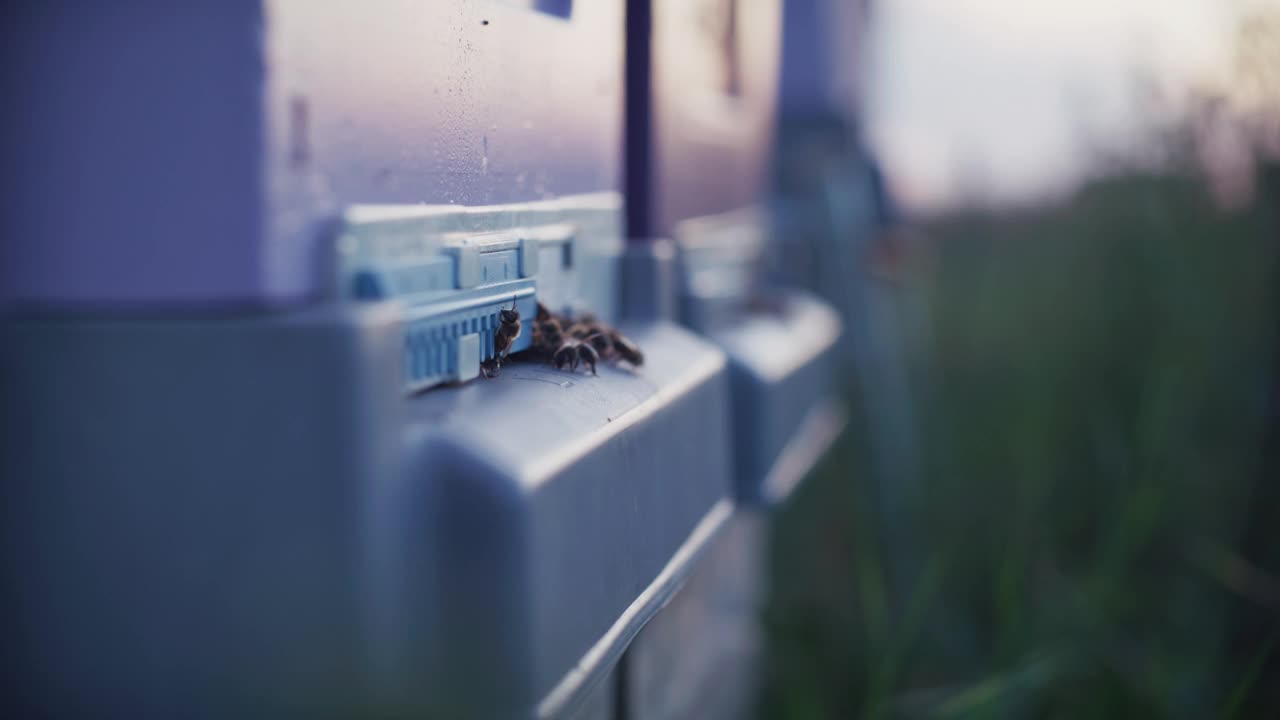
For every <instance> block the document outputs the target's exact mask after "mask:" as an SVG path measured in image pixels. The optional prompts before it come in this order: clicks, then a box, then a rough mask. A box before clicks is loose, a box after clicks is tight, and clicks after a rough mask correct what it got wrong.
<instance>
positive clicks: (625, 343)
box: [609, 330, 644, 367]
mask: <svg viewBox="0 0 1280 720" xmlns="http://www.w3.org/2000/svg"><path fill="white" fill-rule="evenodd" d="M609 342H610V343H611V344H612V346H613V351H614V353H616V354H617V356H618V357H619V358H622V359H623V360H626V361H627V362H629V363H631V364H632V365H635V366H636V367H640V366H641V365H643V364H644V353H642V352H640V348H639V347H638V346H637V345H636V344H635V343H633V342H631V340H630V339H629V338H628V337H627V336H625V335H623V334H622V333H620V332H618V331H617V330H610V331H609Z"/></svg>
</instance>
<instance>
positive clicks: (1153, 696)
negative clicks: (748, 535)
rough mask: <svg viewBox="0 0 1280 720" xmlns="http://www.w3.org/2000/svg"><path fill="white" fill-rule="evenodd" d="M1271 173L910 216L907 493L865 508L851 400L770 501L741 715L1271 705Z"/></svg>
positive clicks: (1223, 713) (869, 493)
mask: <svg viewBox="0 0 1280 720" xmlns="http://www.w3.org/2000/svg"><path fill="white" fill-rule="evenodd" d="M1269 172H1270V176H1269V177H1266V178H1264V179H1263V180H1262V181H1261V182H1260V184H1259V187H1260V189H1261V190H1262V191H1263V196H1262V198H1261V199H1260V200H1259V201H1258V202H1255V203H1253V204H1252V205H1251V206H1249V207H1247V208H1244V209H1235V210H1223V209H1219V208H1218V207H1217V206H1215V205H1214V203H1213V201H1212V198H1211V196H1210V194H1209V193H1208V192H1207V190H1206V187H1205V185H1204V183H1203V182H1201V180H1200V179H1199V177H1198V176H1197V175H1196V174H1195V173H1191V172H1154V171H1146V172H1137V171H1116V172H1111V173H1109V174H1108V175H1107V176H1106V177H1100V178H1096V179H1094V180H1092V181H1090V182H1089V183H1087V184H1086V185H1085V186H1084V187H1083V188H1082V189H1081V190H1080V191H1079V192H1078V193H1077V194H1076V195H1075V196H1074V197H1073V198H1072V199H1071V200H1070V201H1069V202H1065V203H1063V204H1061V205H1059V206H1055V207H1042V208H1037V209H1024V210H1020V211H1016V212H996V211H979V210H971V211H966V212H962V213H957V214H952V215H950V216H948V217H946V218H942V219H940V220H938V221H937V222H935V223H934V224H933V225H932V227H930V228H929V235H930V236H931V238H932V239H933V240H934V242H933V243H932V245H933V247H934V248H935V252H934V261H933V262H932V263H930V267H931V268H933V269H932V270H927V271H926V270H922V271H921V273H919V274H918V275H917V276H916V278H915V281H914V283H911V284H909V285H908V286H907V287H905V288H901V289H899V290H898V291H897V292H898V295H899V297H907V296H912V295H913V296H915V297H916V298H923V299H924V303H923V305H924V307H926V308H927V312H926V313H925V315H926V316H927V317H928V326H929V327H930V332H929V343H928V344H927V345H925V346H920V347H918V348H917V349H915V350H911V349H907V350H905V351H904V352H905V353H906V354H905V355H904V357H903V361H904V362H905V363H907V364H908V365H910V366H911V367H913V368H915V369H916V373H915V378H914V381H913V385H914V388H915V392H914V394H913V397H914V398H915V399H914V400H913V401H912V403H913V405H914V406H915V409H916V413H915V417H916V424H917V425H918V426H919V427H918V432H919V436H920V438H921V440H920V448H919V451H918V453H919V455H920V469H919V472H918V474H919V475H920V477H919V478H918V479H915V480H914V481H913V482H914V487H917V488H918V492H915V493H913V494H909V502H908V504H907V509H906V510H905V511H904V512H903V513H902V514H901V515H900V516H899V517H896V518H894V519H893V520H892V521H889V520H887V519H886V518H885V517H884V515H883V513H878V512H876V511H875V510H874V508H875V507H876V506H877V497H878V496H879V495H880V494H881V493H884V492H885V491H886V487H887V484H889V483H893V482H901V481H902V478H897V479H890V478H885V477H883V476H882V474H881V473H877V471H876V470H875V468H876V467H878V466H877V464H876V463H874V462H872V458H871V455H872V454H874V452H875V443H874V442H871V441H870V438H874V436H875V433H876V432H882V430H881V429H879V428H877V427H875V423H873V422H871V421H869V420H865V419H864V420H862V421H860V422H855V423H854V424H853V425H854V426H853V427H851V428H850V430H849V432H848V433H847V434H846V436H845V438H844V439H843V440H842V442H841V443H840V445H839V447H838V448H837V449H836V450H835V452H834V453H833V454H832V456H831V457H829V458H828V459H827V461H826V463H825V464H824V466H823V467H822V468H820V469H819V471H818V472H817V473H816V477H815V478H814V479H813V481H812V482H810V483H809V484H807V485H806V486H805V488H804V489H803V490H802V492H801V493H800V494H799V496H798V497H797V498H796V499H795V501H794V503H793V504H792V505H791V506H790V507H789V508H788V509H787V511H786V512H785V513H784V514H783V515H782V516H781V517H780V519H779V521H778V523H777V524H776V527H775V530H774V534H775V536H774V540H775V542H774V543H773V558H772V563H773V573H774V575H773V577H774V582H773V590H772V591H771V592H772V595H771V597H770V600H769V604H768V608H767V611H766V621H767V625H768V628H769V637H770V648H771V649H770V653H771V654H770V667H771V676H770V683H769V686H768V688H767V690H766V693H765V698H764V705H763V707H764V715H765V716H766V717H780V718H797V719H799V718H852V717H893V718H899V717H901V718H915V717H1015V718H1024V717H1025V718H1079V717H1159V718H1165V717H1170V718H1181V717H1186V718H1212V717H1280V648H1277V647H1275V643H1276V639H1277V631H1278V630H1280V488H1278V487H1277V485H1278V484H1280V482H1278V481H1280V458H1278V457H1277V451H1278V446H1280V438H1277V437H1275V433H1276V426H1277V420H1278V419H1280V418H1277V416H1276V412H1277V400H1278V397H1277V389H1278V387H1280V386H1278V385H1277V381H1278V380H1280V377H1278V376H1277V370H1278V369H1280V365H1278V364H1277V363H1276V357H1277V356H1276V347H1275V338H1276V332H1277V330H1280V324H1278V320H1280V313H1278V312H1277V311H1278V309H1280V308H1278V306H1277V293H1276V281H1277V279H1280V274H1278V273H1277V268H1278V265H1277V249H1278V245H1280V243H1278V242H1277V240H1280V230H1278V228H1277V225H1276V218H1275V217H1273V216H1270V215H1269V210H1268V208H1274V207H1276V201H1275V198H1276V197H1277V195H1276V193H1277V189H1278V187H1280V182H1277V180H1276V177H1275V176H1276V173H1275V170H1274V167H1273V168H1272V169H1271V170H1270V171H1269ZM1266 193H1270V195H1269V196H1268V195H1266ZM1267 197H1269V198H1270V200H1269V201H1268V200H1267ZM899 307H900V308H901V309H902V310H901V311H902V312H906V309H905V308H908V307H909V306H908V305H906V304H902V305H900V306H899ZM854 404H855V406H858V399H857V397H856V393H855V398H854ZM1268 433H1271V435H1270V436H1268ZM904 539H908V540H904ZM895 578H900V579H901V580H898V579H895Z"/></svg>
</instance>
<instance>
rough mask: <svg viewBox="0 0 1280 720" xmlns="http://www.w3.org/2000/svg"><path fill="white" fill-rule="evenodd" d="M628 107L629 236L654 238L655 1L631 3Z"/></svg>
mask: <svg viewBox="0 0 1280 720" xmlns="http://www.w3.org/2000/svg"><path fill="white" fill-rule="evenodd" d="M626 20H627V28H626V72H625V79H626V93H625V102H626V108H625V113H624V117H625V120H624V121H623V123H624V125H623V143H624V147H625V149H624V150H623V162H624V164H625V168H624V170H623V193H624V194H625V198H626V208H627V210H626V212H627V237H628V238H648V237H650V236H651V235H652V229H653V228H652V222H651V217H652V215H651V210H652V207H653V197H652V196H653V185H652V177H653V152H652V140H653V131H652V123H653V114H652V105H653V103H652V92H651V90H652V85H653V83H652V77H653V43H652V37H651V36H652V33H653V8H652V5H651V0H627V17H626Z"/></svg>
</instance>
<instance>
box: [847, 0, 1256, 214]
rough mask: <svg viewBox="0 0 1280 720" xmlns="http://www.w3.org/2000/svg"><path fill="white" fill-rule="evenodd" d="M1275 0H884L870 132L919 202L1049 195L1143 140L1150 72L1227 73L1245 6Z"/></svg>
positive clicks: (1194, 80)
mask: <svg viewBox="0 0 1280 720" xmlns="http://www.w3.org/2000/svg"><path fill="white" fill-rule="evenodd" d="M1273 2H1280V0H879V1H878V2H877V3H876V5H875V10H874V16H873V19H872V22H873V34H872V40H871V45H870V58H869V62H868V69H869V74H868V77H867V79H866V83H867V90H868V102H867V105H866V111H867V132H868V135H869V139H870V140H871V142H872V143H874V145H875V146H876V147H877V148H878V151H879V153H880V155H881V157H882V160H883V163H884V165H885V166H886V168H887V169H888V172H889V175H890V177H891V182H892V183H893V186H894V189H895V191H896V192H897V194H898V195H899V197H900V198H901V201H902V202H903V203H904V204H905V205H907V206H908V207H910V208H914V209H931V208H936V207H942V206H946V205H949V204H953V203H955V202H958V201H961V200H964V199H972V198H974V197H977V196H981V197H982V198H984V199H997V200H1001V199H1011V200H1028V199H1034V198H1037V197H1043V196H1046V195H1051V194H1052V193H1054V192H1057V191H1061V190H1063V189H1066V188H1068V187H1070V185H1071V184H1072V182H1073V181H1074V180H1075V179H1077V178H1078V177H1079V174H1080V173H1081V172H1082V171H1083V170H1085V169H1086V168H1087V167H1088V165H1089V162H1090V158H1091V157H1093V156H1094V155H1091V152H1090V148H1091V147H1097V146H1098V144H1099V143H1102V144H1105V145H1107V146H1109V147H1114V146H1116V145H1117V144H1119V145H1120V146H1124V145H1126V144H1130V145H1131V144H1133V140H1134V138H1135V137H1136V136H1137V129H1138V128H1139V127H1140V123H1141V120H1142V115H1143V113H1142V112H1140V111H1139V110H1138V109H1137V108H1138V107H1140V106H1141V103H1138V102H1136V98H1137V97H1138V92H1137V88H1138V87H1139V85H1140V83H1139V78H1143V79H1146V80H1148V81H1154V82H1155V84H1156V86H1157V87H1161V88H1165V89H1167V90H1176V88H1179V87H1189V86H1200V87H1204V86H1213V85H1214V84H1216V83H1221V82H1225V81H1226V78H1227V77H1228V73H1229V68H1230V62H1231V47H1232V45H1231V40H1232V37H1233V35H1234V31H1235V23H1236V18H1237V17H1238V13H1239V12H1240V9H1241V8H1242V7H1248V6H1249V5H1250V4H1253V5H1258V4H1266V3H1273ZM1175 94H1176V93H1175Z"/></svg>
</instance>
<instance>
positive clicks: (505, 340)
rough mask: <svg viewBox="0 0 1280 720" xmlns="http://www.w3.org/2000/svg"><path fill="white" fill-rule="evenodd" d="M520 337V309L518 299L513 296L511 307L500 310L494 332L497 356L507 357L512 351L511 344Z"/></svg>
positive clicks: (494, 349) (494, 350)
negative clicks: (496, 327) (517, 306)
mask: <svg viewBox="0 0 1280 720" xmlns="http://www.w3.org/2000/svg"><path fill="white" fill-rule="evenodd" d="M518 337H520V311H519V310H517V309H516V299H515V298H511V309H510V310H508V309H506V308H500V309H499V310H498V329H497V330H495V331H494V332H493V352H494V355H495V356H496V357H501V358H505V357H506V356H507V353H509V352H511V345H512V344H513V343H515V341H516V338H518Z"/></svg>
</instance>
